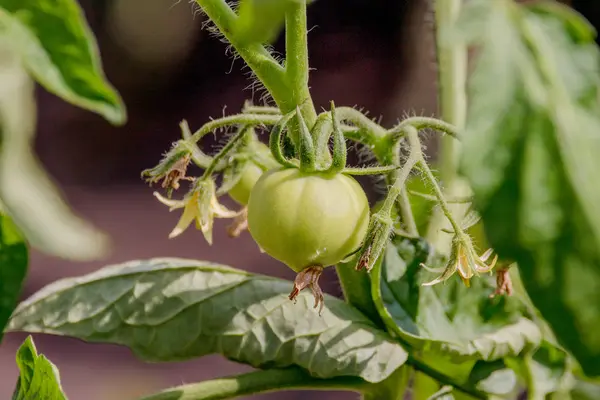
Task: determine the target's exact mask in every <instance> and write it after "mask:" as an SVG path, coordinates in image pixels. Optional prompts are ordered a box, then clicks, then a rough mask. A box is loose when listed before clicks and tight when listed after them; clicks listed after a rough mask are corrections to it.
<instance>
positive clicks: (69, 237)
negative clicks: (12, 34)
mask: <svg viewBox="0 0 600 400" xmlns="http://www.w3.org/2000/svg"><path fill="white" fill-rule="evenodd" d="M0 15H2V14H1V13H0ZM16 47H17V46H14V43H13V42H11V41H10V38H9V37H7V36H5V35H4V36H3V35H0V58H2V64H1V65H0V135H1V142H2V146H1V147H0V201H1V203H2V206H3V209H4V212H5V213H6V214H8V215H9V216H10V217H11V218H12V219H13V220H14V222H15V224H16V225H17V226H18V227H19V229H20V230H21V231H22V232H23V235H24V236H25V237H26V239H27V241H28V242H29V243H30V244H31V245H32V246H34V247H36V248H38V249H40V250H42V251H45V252H47V253H50V254H52V255H57V256H61V257H66V258H72V259H78V260H89V259H94V258H98V257H100V256H102V255H103V254H104V253H105V251H106V247H107V238H106V237H105V236H104V234H102V233H101V232H98V231H97V230H96V229H95V228H94V227H92V226H90V225H89V224H88V223H86V222H85V221H83V220H81V219H80V218H79V217H77V216H75V215H74V214H73V213H72V212H71V210H70V209H69V207H68V206H67V205H66V204H65V202H64V200H63V198H62V196H61V194H60V192H59V191H58V190H57V189H56V187H55V186H54V184H53V183H52V181H51V180H50V178H49V177H48V175H47V174H46V173H45V171H44V170H43V168H42V167H41V165H40V162H39V161H38V159H37V158H36V157H35V155H34V153H33V148H32V147H33V139H34V134H35V125H36V106H35V97H34V85H33V82H32V80H31V79H30V78H29V76H28V75H27V73H26V71H25V69H24V68H23V66H22V64H21V61H20V60H21V59H20V57H19V55H18V52H17V51H15V48H16Z"/></svg>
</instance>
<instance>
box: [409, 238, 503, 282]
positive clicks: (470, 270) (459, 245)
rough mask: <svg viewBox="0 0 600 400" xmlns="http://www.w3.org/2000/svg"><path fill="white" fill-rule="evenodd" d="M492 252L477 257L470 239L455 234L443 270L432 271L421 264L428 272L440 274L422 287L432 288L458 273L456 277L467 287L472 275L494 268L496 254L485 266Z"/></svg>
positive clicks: (489, 250) (496, 259) (490, 250)
mask: <svg viewBox="0 0 600 400" xmlns="http://www.w3.org/2000/svg"><path fill="white" fill-rule="evenodd" d="M493 252H494V250H493V249H488V250H486V251H485V252H484V253H483V254H482V255H478V254H477V252H476V251H475V249H474V247H473V243H472V242H471V238H470V237H469V236H468V235H466V234H464V233H459V234H456V235H454V238H453V239H452V252H451V254H450V260H449V261H448V264H447V265H446V267H445V268H441V269H432V268H429V267H427V266H426V265H425V264H421V266H422V267H423V268H425V269H427V270H428V271H432V272H441V273H442V274H441V275H440V276H439V277H437V278H435V279H434V280H432V281H431V282H427V283H423V286H432V285H435V284H437V283H440V282H443V281H445V280H447V279H448V278H450V277H451V276H452V275H453V274H454V273H455V272H458V275H460V278H461V279H462V281H463V283H464V284H465V285H466V286H469V285H470V279H471V278H472V277H473V276H474V275H477V274H479V273H486V272H490V271H491V270H492V269H493V268H494V266H495V265H496V261H498V255H497V254H496V255H495V256H494V258H493V260H492V261H491V262H490V263H489V264H486V262H487V261H488V259H489V258H490V256H491V255H492V254H493Z"/></svg>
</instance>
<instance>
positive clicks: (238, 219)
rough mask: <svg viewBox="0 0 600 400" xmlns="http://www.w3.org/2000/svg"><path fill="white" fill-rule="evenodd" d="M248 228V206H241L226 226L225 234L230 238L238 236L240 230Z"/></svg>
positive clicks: (240, 232)
mask: <svg viewBox="0 0 600 400" xmlns="http://www.w3.org/2000/svg"><path fill="white" fill-rule="evenodd" d="M246 230H248V207H247V206H246V207H242V208H241V209H240V210H239V211H238V212H237V215H236V216H235V217H234V219H233V222H232V223H231V225H229V226H228V227H227V234H228V235H229V237H231V238H237V237H239V236H240V235H241V234H242V232H244V231H246Z"/></svg>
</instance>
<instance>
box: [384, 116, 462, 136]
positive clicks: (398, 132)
mask: <svg viewBox="0 0 600 400" xmlns="http://www.w3.org/2000/svg"><path fill="white" fill-rule="evenodd" d="M407 126H413V127H415V128H417V130H419V131H420V130H423V129H433V130H436V131H439V132H443V133H445V134H446V135H448V136H450V137H449V138H447V139H448V140H453V139H454V140H460V134H459V132H458V128H457V127H456V126H454V125H453V124H450V123H448V122H444V121H442V120H439V119H436V118H429V117H410V118H406V119H404V120H402V121H400V123H399V124H398V125H396V126H395V127H393V128H392V129H390V130H389V131H388V132H389V133H391V134H392V135H394V136H396V137H398V136H400V137H401V136H402V135H403V133H404V132H403V131H404V130H405V129H406V127H407Z"/></svg>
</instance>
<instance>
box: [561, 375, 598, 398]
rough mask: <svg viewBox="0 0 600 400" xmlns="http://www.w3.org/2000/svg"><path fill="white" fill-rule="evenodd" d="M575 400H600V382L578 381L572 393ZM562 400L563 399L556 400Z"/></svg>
mask: <svg viewBox="0 0 600 400" xmlns="http://www.w3.org/2000/svg"><path fill="white" fill-rule="evenodd" d="M570 395H571V399H573V400H596V399H600V382H594V381H587V380H584V379H577V380H576V381H575V384H574V387H573V390H572V391H571V393H570ZM556 400H561V399H558V398H557V399H556Z"/></svg>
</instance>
